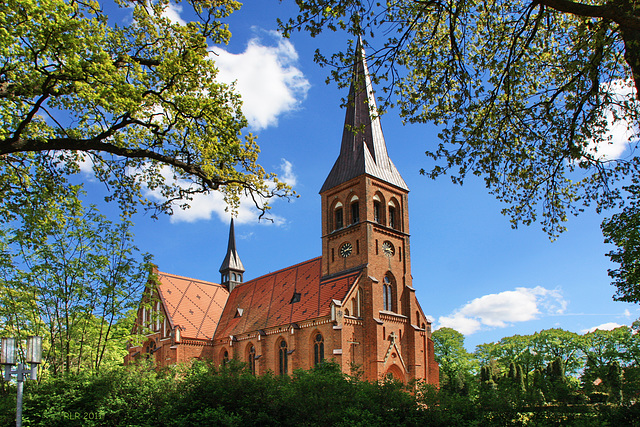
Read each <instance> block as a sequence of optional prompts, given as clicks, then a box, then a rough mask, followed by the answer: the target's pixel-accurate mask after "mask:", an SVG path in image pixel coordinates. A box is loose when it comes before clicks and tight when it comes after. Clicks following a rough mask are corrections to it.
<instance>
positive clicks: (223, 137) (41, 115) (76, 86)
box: [0, 0, 288, 213]
mask: <svg viewBox="0 0 640 427" xmlns="http://www.w3.org/2000/svg"><path fill="white" fill-rule="evenodd" d="M113 1H114V2H115V4H109V5H110V6H114V7H120V8H131V10H132V18H131V22H130V23H129V24H127V25H124V26H120V25H115V24H114V25H112V24H110V23H109V22H108V16H107V14H106V12H104V11H103V8H102V6H101V5H100V4H99V3H98V2H97V1H91V2H82V1H77V0H27V1H22V0H19V1H18V0H8V1H6V2H3V3H2V5H0V28H2V32H1V34H2V37H0V52H1V53H0V120H1V122H2V128H1V129H0V159H1V162H2V164H3V165H4V166H5V167H3V171H4V172H5V173H9V172H11V171H12V168H22V169H23V170H27V171H32V170H33V166H32V165H33V164H32V163H30V162H31V161H33V158H34V157H33V153H37V154H38V161H39V162H42V163H43V165H44V170H46V171H47V172H48V173H49V174H50V175H51V176H52V179H62V177H64V176H66V175H69V174H74V173H77V172H78V171H79V170H80V167H81V166H83V165H90V167H91V168H92V169H93V172H94V174H95V176H96V177H97V178H98V179H99V180H100V181H102V182H104V183H105V184H106V185H107V186H108V189H109V191H110V195H109V199H116V200H118V201H119V203H120V205H121V207H122V209H123V212H124V213H131V212H132V211H133V210H135V206H136V204H137V203H138V202H142V203H143V204H144V205H145V206H147V207H152V206H153V207H154V208H156V209H159V210H162V211H167V212H170V211H171V209H172V204H173V202H174V201H176V200H179V199H186V200H188V198H189V196H190V195H192V194H195V193H201V192H208V191H211V190H219V191H221V192H223V193H224V195H225V200H226V201H227V202H228V203H229V204H230V205H231V207H232V208H234V207H237V204H238V203H239V198H240V196H242V195H243V194H248V195H250V196H252V197H253V200H254V202H255V203H256V206H258V207H259V208H260V209H261V210H262V213H264V212H265V209H267V208H268V207H267V206H266V205H265V203H266V200H267V199H268V198H269V197H272V196H274V195H286V194H288V188H287V186H286V185H284V184H283V183H281V182H278V181H277V179H275V177H274V175H273V174H270V173H267V172H265V170H264V169H263V168H262V167H261V166H260V165H259V164H257V156H258V152H259V149H258V146H257V144H256V142H255V138H254V137H253V136H252V135H251V134H248V135H243V134H242V132H241V130H242V128H243V127H245V125H246V123H247V122H246V119H245V118H244V116H243V115H242V112H241V110H240V106H241V102H240V99H239V96H238V95H237V94H236V93H235V92H234V91H233V87H232V86H229V85H226V84H223V83H220V82H218V81H217V80H216V74H217V69H216V68H215V64H214V62H213V60H212V59H211V55H210V53H209V51H208V46H207V45H208V43H213V44H220V43H226V42H227V41H228V39H229V37H230V32H229V31H228V29H227V27H226V25H224V24H223V23H222V20H223V19H224V18H225V17H227V16H228V15H229V14H230V13H232V12H233V11H234V10H236V9H238V8H239V6H240V4H239V3H238V2H236V1H232V0H223V1H215V2H214V1H210V0H189V1H188V2H187V4H188V5H190V6H192V7H193V8H194V11H195V13H196V15H197V17H198V21H197V22H190V23H188V24H186V25H180V24H177V23H174V22H171V21H170V20H169V19H168V18H167V17H166V16H165V10H166V9H167V7H168V6H169V1H168V0H160V1H154V2H145V1H136V2H133V3H130V2H128V1H126V0H113ZM0 180H2V181H3V184H5V185H3V186H2V187H0V192H1V193H0V194H1V196H2V199H3V205H4V204H6V203H8V201H9V200H10V198H11V197H12V196H15V195H16V194H20V193H21V191H22V190H23V185H22V184H23V183H22V182H21V181H16V180H15V179H13V178H10V177H9V178H6V177H2V178H0ZM176 180H185V182H186V183H182V182H181V181H176ZM143 185H146V186H147V188H149V189H151V190H156V191H159V192H160V193H161V194H162V195H163V196H164V198H165V199H166V201H165V202H162V203H156V204H154V203H153V202H151V201H149V200H145V198H144V197H143V195H142V194H143V193H142V192H141V189H142V186H143ZM186 204H187V202H186V201H184V203H183V205H182V206H185V205H186Z"/></svg>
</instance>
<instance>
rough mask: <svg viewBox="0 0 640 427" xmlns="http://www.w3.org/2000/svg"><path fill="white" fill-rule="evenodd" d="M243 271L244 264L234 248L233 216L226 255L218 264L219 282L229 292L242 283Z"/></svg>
mask: <svg viewBox="0 0 640 427" xmlns="http://www.w3.org/2000/svg"><path fill="white" fill-rule="evenodd" d="M243 273H244V266H243V265H242V261H240V256H239V255H238V251H237V250H236V233H235V230H234V227H233V218H231V225H230V226H229V243H228V244H227V255H226V256H225V257H224V261H222V265H221V266H220V274H221V279H220V284H221V285H223V286H224V287H226V288H227V289H228V290H229V292H231V291H232V290H233V288H235V287H236V286H238V285H239V284H240V283H242V274H243Z"/></svg>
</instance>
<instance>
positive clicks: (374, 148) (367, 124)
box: [320, 38, 409, 193]
mask: <svg viewBox="0 0 640 427" xmlns="http://www.w3.org/2000/svg"><path fill="white" fill-rule="evenodd" d="M363 174H368V175H371V176H374V177H376V178H379V179H381V180H383V181H385V182H388V183H390V184H393V185H395V186H396V187H400V188H402V189H404V190H407V191H408V190H409V188H408V187H407V184H406V183H405V182H404V180H403V179H402V176H400V173H399V172H398V170H397V169H396V167H395V165H394V164H393V162H392V161H391V159H390V158H389V155H388V154H387V146H386V144H385V141H384V135H383V134H382V127H381V126H380V118H379V117H378V111H377V107H376V101H375V97H374V95H373V89H372V85H371V78H370V77H369V69H368V68H367V61H366V58H365V52H364V47H363V46H362V40H361V39H360V38H358V43H357V45H356V61H355V63H354V64H353V71H352V81H351V87H350V88H349V98H348V101H347V111H346V115H345V120H344V130H343V133H342V146H341V148H340V156H339V157H338V159H337V160H336V162H335V164H334V165H333V168H332V169H331V172H330V173H329V176H328V177H327V179H326V181H325V182H324V185H323V186H322V189H321V190H320V192H321V193H322V192H324V191H326V190H328V189H330V188H333V187H335V186H337V185H340V184H342V183H344V182H346V181H349V180H350V179H352V178H355V177H356V176H360V175H363Z"/></svg>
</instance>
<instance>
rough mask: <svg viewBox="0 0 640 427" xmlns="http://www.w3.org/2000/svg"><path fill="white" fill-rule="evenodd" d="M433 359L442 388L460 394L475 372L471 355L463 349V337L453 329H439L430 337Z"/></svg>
mask: <svg viewBox="0 0 640 427" xmlns="http://www.w3.org/2000/svg"><path fill="white" fill-rule="evenodd" d="M431 338H432V339H433V346H434V351H435V359H436V362H438V365H439V366H440V373H441V374H442V375H441V382H442V386H443V388H448V389H449V390H450V391H455V392H461V391H463V390H464V389H465V388H467V389H468V384H469V382H470V380H471V378H472V377H473V376H474V374H475V371H476V370H477V362H476V360H475V358H474V356H473V354H471V353H469V352H468V351H467V350H466V349H465V348H464V335H462V334H461V333H460V332H458V331H456V330H455V329H451V328H440V329H438V330H436V331H434V332H433V334H432V335H431Z"/></svg>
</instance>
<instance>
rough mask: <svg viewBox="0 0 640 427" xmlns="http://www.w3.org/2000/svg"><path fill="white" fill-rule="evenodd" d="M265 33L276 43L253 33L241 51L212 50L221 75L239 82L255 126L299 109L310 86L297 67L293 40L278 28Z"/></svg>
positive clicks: (261, 126)
mask: <svg viewBox="0 0 640 427" xmlns="http://www.w3.org/2000/svg"><path fill="white" fill-rule="evenodd" d="M264 33H266V34H267V35H268V36H269V38H270V39H271V40H273V41H275V42H276V45H275V46H266V45H264V44H263V41H262V39H261V38H260V37H254V38H252V39H251V40H249V43H248V44H247V48H246V49H245V51H244V52H242V53H239V54H233V53H229V52H227V51H226V50H224V49H222V48H215V49H213V52H212V54H211V58H212V59H213V60H214V61H215V62H216V66H217V67H218V69H219V74H218V78H219V79H220V80H221V81H223V82H226V83H233V82H236V90H237V91H238V92H239V93H240V95H241V96H242V102H243V105H242V111H243V113H244V115H245V116H246V117H247V120H248V121H249V125H250V127H251V128H252V129H255V130H260V129H264V128H266V127H269V126H275V125H277V124H278V117H279V116H280V115H282V114H284V113H286V112H288V111H292V110H295V109H297V108H298V106H299V104H300V102H301V101H302V100H304V99H305V97H306V95H307V91H308V90H309V88H310V84H309V81H308V80H307V79H306V78H305V76H304V74H303V73H302V71H300V70H299V69H298V68H297V67H296V64H297V62H298V53H297V52H296V50H295V47H294V46H293V44H291V42H290V41H289V40H287V39H284V38H282V36H281V35H280V34H278V33H277V32H275V31H264Z"/></svg>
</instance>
